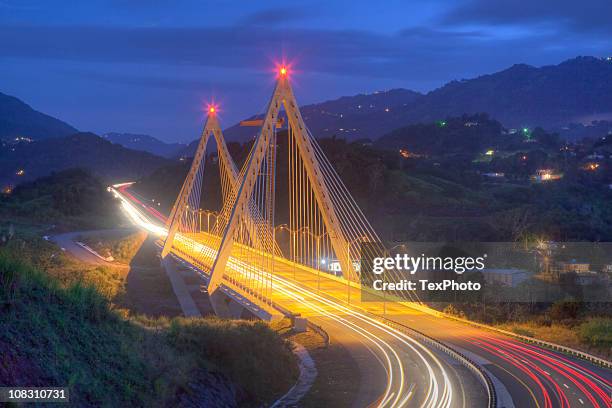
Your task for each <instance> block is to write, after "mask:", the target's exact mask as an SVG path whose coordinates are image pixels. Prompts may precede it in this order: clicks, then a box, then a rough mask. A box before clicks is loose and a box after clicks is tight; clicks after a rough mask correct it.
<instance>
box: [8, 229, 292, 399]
mask: <svg viewBox="0 0 612 408" xmlns="http://www.w3.org/2000/svg"><path fill="white" fill-rule="evenodd" d="M24 242H25V241H19V240H15V242H11V244H10V247H9V248H7V247H5V248H2V249H0V325H1V326H2V328H3V330H1V331H0V383H2V384H10V385H22V386H36V385H41V386H42V385H46V386H51V385H52V386H69V387H70V398H71V403H72V404H73V405H76V406H91V405H95V406H168V405H177V404H179V403H180V401H184V400H185V398H187V399H189V398H192V399H195V400H197V401H201V400H202V398H203V396H202V395H201V394H202V393H205V392H209V390H210V387H206V386H205V385H206V384H210V383H211V381H213V380H214V379H216V380H215V381H216V382H219V378H221V382H222V383H224V384H230V385H231V384H235V385H236V388H237V390H238V391H237V392H236V398H237V400H238V403H239V404H240V405H241V406H260V405H262V404H265V403H266V402H269V401H272V400H274V399H275V398H276V397H278V396H280V395H282V394H283V393H284V392H286V390H287V389H288V388H290V387H291V385H292V384H293V383H294V381H295V379H296V378H297V367H296V364H295V361H294V357H293V355H292V353H291V351H290V348H289V345H288V344H287V343H286V342H285V341H284V340H283V339H281V338H280V337H279V336H278V335H277V334H276V333H275V332H274V331H273V330H271V329H270V328H269V327H268V325H266V324H265V323H263V322H249V321H223V320H219V319H216V318H206V319H185V318H174V319H168V318H149V317H144V316H132V317H127V314H126V313H124V312H123V311H122V310H119V309H116V308H115V306H114V305H113V303H112V302H111V300H112V299H113V293H114V294H115V296H116V293H117V292H118V291H120V290H121V289H120V288H121V285H122V284H121V282H122V277H121V276H118V275H113V272H112V271H109V270H102V269H99V268H93V269H91V270H87V271H84V272H83V271H82V272H81V276H80V277H79V278H67V277H66V275H67V273H66V269H65V268H62V267H60V266H59V265H54V263H55V262H58V263H59V264H61V263H62V261H65V260H62V259H61V258H62V254H56V256H54V257H52V258H51V260H48V259H46V257H47V256H48V255H49V252H47V251H46V250H43V251H42V252H43V254H42V258H44V259H45V261H47V262H49V263H50V264H51V265H50V269H53V268H56V269H58V270H60V269H61V270H63V271H64V273H58V272H57V271H54V272H50V273H46V272H43V271H41V270H40V269H38V268H36V267H34V266H31V264H29V263H27V262H24V261H23V260H22V259H19V260H17V259H16V257H15V256H14V254H16V253H18V252H15V251H14V250H13V248H11V247H13V246H17V247H21V246H22V245H24V248H25V249H26V251H25V252H24V254H25V256H24V257H20V258H26V259H27V258H31V259H32V257H31V255H32V253H33V252H35V251H33V250H32V247H34V246H38V245H40V246H43V247H44V246H46V245H45V244H46V243H45V242H44V241H43V242H37V243H27V244H24ZM47 249H48V248H47ZM50 252H51V253H52V254H53V253H54V252H53V249H51V251H50ZM39 256H40V254H39ZM64 266H65V267H66V266H67V267H68V269H71V268H72V267H74V268H75V270H76V267H77V265H71V264H70V263H68V264H66V265H64ZM73 272H74V271H73ZM105 288H106V293H104V292H105ZM198 384H199V386H198ZM217 388H218V387H217ZM228 389H229V390H231V387H229V388H228ZM228 393H230V394H231V391H227V392H226V393H225V394H228ZM229 397H231V395H230V396H229ZM216 398H228V396H227V395H217V396H216ZM223 403H226V402H223Z"/></svg>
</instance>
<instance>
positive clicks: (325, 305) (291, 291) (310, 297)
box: [111, 186, 453, 408]
mask: <svg viewBox="0 0 612 408" xmlns="http://www.w3.org/2000/svg"><path fill="white" fill-rule="evenodd" d="M115 187H119V186H115ZM111 191H112V192H113V193H114V195H115V197H117V198H119V199H120V200H121V207H122V209H123V210H124V211H125V212H126V214H127V215H128V217H129V218H130V219H131V220H132V221H133V222H134V223H135V224H136V225H138V226H140V227H141V228H143V229H145V230H147V231H149V232H151V233H153V234H155V235H156V236H159V237H162V238H163V237H164V236H165V235H166V234H167V229H166V228H165V227H162V226H159V225H157V224H155V223H153V222H151V221H150V220H149V219H148V218H147V217H146V216H145V215H143V214H142V213H141V211H139V209H137V208H136V207H135V206H134V205H133V204H132V203H131V201H130V200H129V199H127V198H125V197H124V196H123V195H122V194H121V193H120V192H119V191H118V190H116V189H115V188H112V189H111ZM175 239H176V240H178V241H179V242H180V243H182V244H184V245H185V246H187V247H189V248H192V249H193V250H194V251H196V252H197V253H199V254H202V255H204V256H205V257H207V258H210V259H214V257H215V255H216V253H217V251H216V250H215V249H214V248H211V247H208V246H206V245H203V244H202V243H200V242H198V241H195V240H193V239H191V238H188V237H186V236H184V235H182V234H177V236H176V238H175ZM227 267H228V268H229V269H231V270H233V271H235V272H238V273H239V274H241V275H243V276H247V275H249V274H250V276H252V275H255V276H256V279H262V280H265V279H271V280H272V283H273V284H274V289H275V292H274V296H275V300H274V301H275V303H277V304H281V303H283V299H282V297H281V295H284V296H286V297H287V298H290V299H292V300H293V301H296V302H298V303H300V304H301V305H303V306H304V307H305V308H307V309H309V310H311V311H313V312H315V313H318V314H319V315H322V316H325V317H327V318H329V319H331V320H334V321H335V322H337V323H339V324H341V325H343V326H345V327H346V328H348V329H349V330H352V331H353V332H355V333H356V334H357V335H359V336H361V337H363V338H364V339H366V340H367V341H368V342H370V343H372V344H373V345H374V346H375V347H376V348H377V349H378V350H379V351H380V353H381V354H382V356H383V357H384V361H381V364H383V363H384V364H383V366H384V368H385V371H386V372H387V386H386V388H385V391H384V394H383V395H382V397H381V399H380V402H379V403H378V406H379V407H404V406H406V404H407V403H408V402H409V401H410V400H411V399H412V397H413V396H414V392H413V389H411V388H407V387H405V384H406V383H407V381H408V379H409V378H408V376H407V374H406V373H405V370H404V362H403V361H402V358H401V357H400V355H399V354H398V351H399V350H397V349H396V347H394V345H392V344H390V343H389V342H388V341H387V340H385V339H383V338H382V337H381V335H377V334H374V333H372V329H376V330H378V331H380V332H381V333H384V334H387V335H389V336H391V338H393V339H395V340H397V341H398V342H399V343H400V344H401V345H403V346H405V347H406V348H408V349H410V350H411V351H412V352H413V353H414V354H415V355H416V356H418V358H419V359H420V360H421V362H422V363H423V364H424V366H425V367H426V369H427V375H428V377H429V381H428V388H427V392H426V393H425V399H424V401H423V402H422V403H421V404H420V407H422V408H438V407H440V408H450V406H451V403H452V401H453V387H452V384H451V380H450V377H449V375H448V373H447V371H446V367H445V366H444V364H443V363H442V362H441V361H440V359H439V358H438V357H437V356H436V355H435V354H434V353H432V352H431V351H430V350H429V349H428V348H426V347H425V346H423V345H422V344H421V343H419V342H418V341H416V340H415V339H413V338H412V337H410V336H408V335H407V334H405V333H403V332H401V331H399V330H397V329H395V328H392V327H390V326H388V325H386V324H384V323H382V322H380V321H378V320H376V319H374V318H372V317H370V316H368V315H366V314H364V313H361V312H359V311H357V310H355V309H354V308H352V307H347V306H345V305H343V304H342V303H339V302H336V301H334V300H332V299H329V298H327V297H323V296H321V295H318V294H316V293H314V292H312V291H310V290H308V289H305V288H303V287H301V286H300V285H297V284H295V283H293V282H290V281H289V280H287V279H285V278H282V277H280V276H274V275H270V277H269V278H265V277H264V276H265V273H262V272H263V271H261V270H260V269H259V268H257V267H256V266H253V265H250V264H247V263H245V262H243V261H241V260H239V259H237V258H235V257H230V259H229V260H228V263H227ZM253 272H257V273H253ZM285 302H286V300H285ZM342 315H346V316H350V317H352V318H353V319H355V320H356V321H357V322H358V323H355V322H353V321H351V320H349V319H347V318H346V317H343V316H342ZM432 363H433V364H432ZM435 368H437V369H438V370H439V371H440V373H441V377H442V379H441V381H439V378H438V376H437V375H436V371H435Z"/></svg>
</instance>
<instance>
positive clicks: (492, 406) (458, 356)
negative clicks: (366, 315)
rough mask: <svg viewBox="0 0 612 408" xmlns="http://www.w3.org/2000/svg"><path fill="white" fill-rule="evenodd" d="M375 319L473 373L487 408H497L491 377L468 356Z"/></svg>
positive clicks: (383, 319)
mask: <svg viewBox="0 0 612 408" xmlns="http://www.w3.org/2000/svg"><path fill="white" fill-rule="evenodd" d="M377 318H378V319H379V320H382V321H383V323H384V324H386V325H388V326H390V327H393V328H395V329H397V330H401V331H403V332H406V334H409V335H412V336H415V337H418V338H419V339H420V340H422V341H423V342H425V343H427V344H429V345H431V346H433V347H435V348H436V349H438V350H440V351H442V352H443V353H446V354H447V355H449V356H450V357H452V358H454V359H455V360H457V361H458V362H460V363H461V364H462V365H463V366H464V367H466V368H467V369H468V370H470V371H471V372H472V373H474V374H475V375H476V377H478V379H479V380H480V382H481V383H482V385H483V386H484V387H485V389H486V391H487V397H488V400H489V402H488V404H487V407H488V408H497V392H496V391H495V386H494V385H493V381H492V380H491V377H490V376H489V374H487V372H486V371H485V370H484V369H483V368H482V367H481V366H480V365H479V364H478V363H476V362H475V361H472V359H470V358H469V357H468V356H466V355H464V354H462V353H460V352H458V351H456V350H454V349H453V348H451V347H450V346H447V345H446V344H444V343H442V342H441V341H439V340H436V339H434V338H433V337H430V336H428V335H426V334H425V333H421V332H420V331H418V330H415V329H413V328H411V327H408V326H405V325H403V324H401V323H397V322H395V321H393V320H389V319H387V318H386V317H381V316H377Z"/></svg>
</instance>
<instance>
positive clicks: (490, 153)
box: [485, 149, 495, 156]
mask: <svg viewBox="0 0 612 408" xmlns="http://www.w3.org/2000/svg"><path fill="white" fill-rule="evenodd" d="M493 153H495V150H493V149H489V150H487V152H486V153H485V154H486V155H487V156H493Z"/></svg>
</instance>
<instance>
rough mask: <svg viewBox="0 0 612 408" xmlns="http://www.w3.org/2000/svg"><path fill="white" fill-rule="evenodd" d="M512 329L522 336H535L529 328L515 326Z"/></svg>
mask: <svg viewBox="0 0 612 408" xmlns="http://www.w3.org/2000/svg"><path fill="white" fill-rule="evenodd" d="M512 331H513V332H514V333H516V334H518V335H520V336H527V337H534V334H533V332H532V331H531V330H527V329H524V328H522V327H513V328H512Z"/></svg>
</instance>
